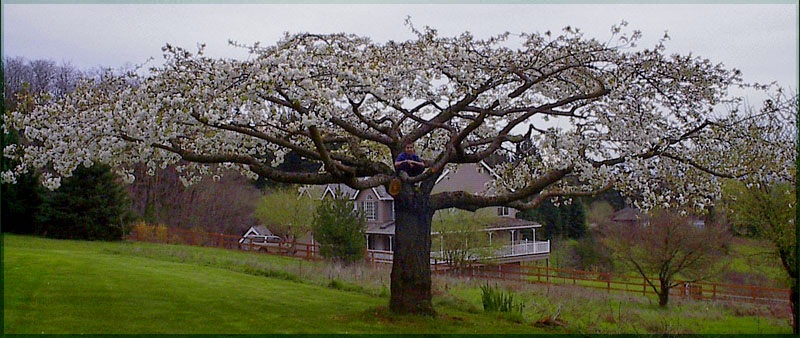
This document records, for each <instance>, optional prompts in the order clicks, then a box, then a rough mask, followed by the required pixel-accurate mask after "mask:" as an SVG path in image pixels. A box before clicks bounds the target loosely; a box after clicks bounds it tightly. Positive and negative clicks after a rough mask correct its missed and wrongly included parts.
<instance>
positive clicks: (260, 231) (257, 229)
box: [244, 225, 272, 236]
mask: <svg viewBox="0 0 800 338" xmlns="http://www.w3.org/2000/svg"><path fill="white" fill-rule="evenodd" d="M250 233H252V234H253V235H256V236H272V231H269V229H267V227H265V226H263V225H254V226H251V227H250V229H247V231H246V232H245V233H244V235H245V236H247V235H248V234H250Z"/></svg>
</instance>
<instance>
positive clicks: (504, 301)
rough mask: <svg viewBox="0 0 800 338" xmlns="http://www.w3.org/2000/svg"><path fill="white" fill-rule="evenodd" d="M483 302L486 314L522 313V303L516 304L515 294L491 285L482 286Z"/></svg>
mask: <svg viewBox="0 0 800 338" xmlns="http://www.w3.org/2000/svg"><path fill="white" fill-rule="evenodd" d="M481 301H482V302H483V310H484V311H486V312H512V311H513V312H517V313H522V303H516V304H515V302H514V294H513V293H511V292H506V291H503V290H499V289H498V288H497V287H496V286H491V285H489V283H486V284H485V285H481Z"/></svg>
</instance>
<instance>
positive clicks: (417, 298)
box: [389, 182, 434, 315]
mask: <svg viewBox="0 0 800 338" xmlns="http://www.w3.org/2000/svg"><path fill="white" fill-rule="evenodd" d="M394 205H395V237H394V239H395V246H394V259H393V263H392V274H391V298H390V301H389V309H390V310H391V311H392V312H394V313H398V314H419V315H434V310H433V303H432V294H431V268H430V256H431V221H432V219H433V211H432V210H431V205H430V192H428V191H422V190H421V189H420V188H418V187H415V186H414V185H413V184H410V183H405V182H404V183H403V187H402V190H401V192H400V194H398V195H397V196H395V197H394Z"/></svg>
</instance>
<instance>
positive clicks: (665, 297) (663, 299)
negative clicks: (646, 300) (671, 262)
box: [658, 281, 669, 307]
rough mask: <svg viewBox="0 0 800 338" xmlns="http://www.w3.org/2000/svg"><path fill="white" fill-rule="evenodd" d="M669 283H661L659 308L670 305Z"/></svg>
mask: <svg viewBox="0 0 800 338" xmlns="http://www.w3.org/2000/svg"><path fill="white" fill-rule="evenodd" d="M668 285H669V283H668V282H665V281H661V285H660V287H659V292H658V306H660V307H666V306H667V304H668V303H669V286H668Z"/></svg>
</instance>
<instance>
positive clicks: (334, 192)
mask: <svg viewBox="0 0 800 338" xmlns="http://www.w3.org/2000/svg"><path fill="white" fill-rule="evenodd" d="M492 175H494V173H493V171H492V170H491V168H489V167H488V166H487V165H486V164H484V163H478V164H461V165H459V166H458V167H457V169H454V170H445V171H444V172H443V173H442V175H441V176H440V177H439V179H438V180H437V182H436V185H435V186H434V188H433V191H432V193H434V194H435V193H438V192H445V191H467V192H470V193H478V192H484V191H487V189H488V188H487V183H488V182H489V181H491V179H492ZM300 193H301V195H308V196H309V197H312V198H319V199H324V198H338V197H342V196H344V197H345V198H347V199H349V200H351V201H353V202H354V203H353V207H354V208H356V209H358V210H361V211H363V213H364V215H365V217H366V223H367V228H366V229H365V236H366V240H367V253H368V258H369V259H372V260H374V261H379V262H391V260H392V254H393V251H394V250H393V246H394V239H393V237H394V233H395V224H394V220H395V213H394V211H395V210H394V199H393V198H392V196H391V195H390V194H389V193H388V192H387V191H386V189H385V188H384V187H383V186H378V187H374V188H369V189H365V190H361V191H358V190H355V189H352V188H350V187H347V186H346V185H343V184H330V185H327V186H324V187H323V188H321V189H320V188H313V187H305V188H302V189H301V191H300ZM477 212H481V213H485V214H491V215H492V216H493V217H494V221H492V222H491V223H490V224H486V226H485V228H484V229H483V230H482V232H485V233H486V234H487V236H489V240H490V241H493V242H495V243H506V244H505V245H502V246H500V247H499V248H498V249H497V250H496V251H494V252H495V254H494V255H492V257H486V259H488V260H490V261H492V262H495V263H519V262H523V261H531V260H538V259H547V258H549V254H550V242H549V241H539V240H537V239H536V238H537V237H536V229H538V228H540V227H541V224H538V223H536V222H530V221H525V220H522V219H517V218H516V214H517V210H515V209H513V208H508V207H491V208H484V209H481V210H479V211H477ZM432 235H433V239H432V245H431V247H432V250H433V251H432V252H431V257H432V263H438V262H440V261H441V260H440V257H442V255H443V250H437V249H441V247H442V246H443V245H439V246H437V245H436V241H437V240H438V241H440V244H441V241H442V240H443V239H442V235H441V234H438V233H436V232H434V233H432ZM437 238H438V239H437ZM497 241H499V242H497Z"/></svg>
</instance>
